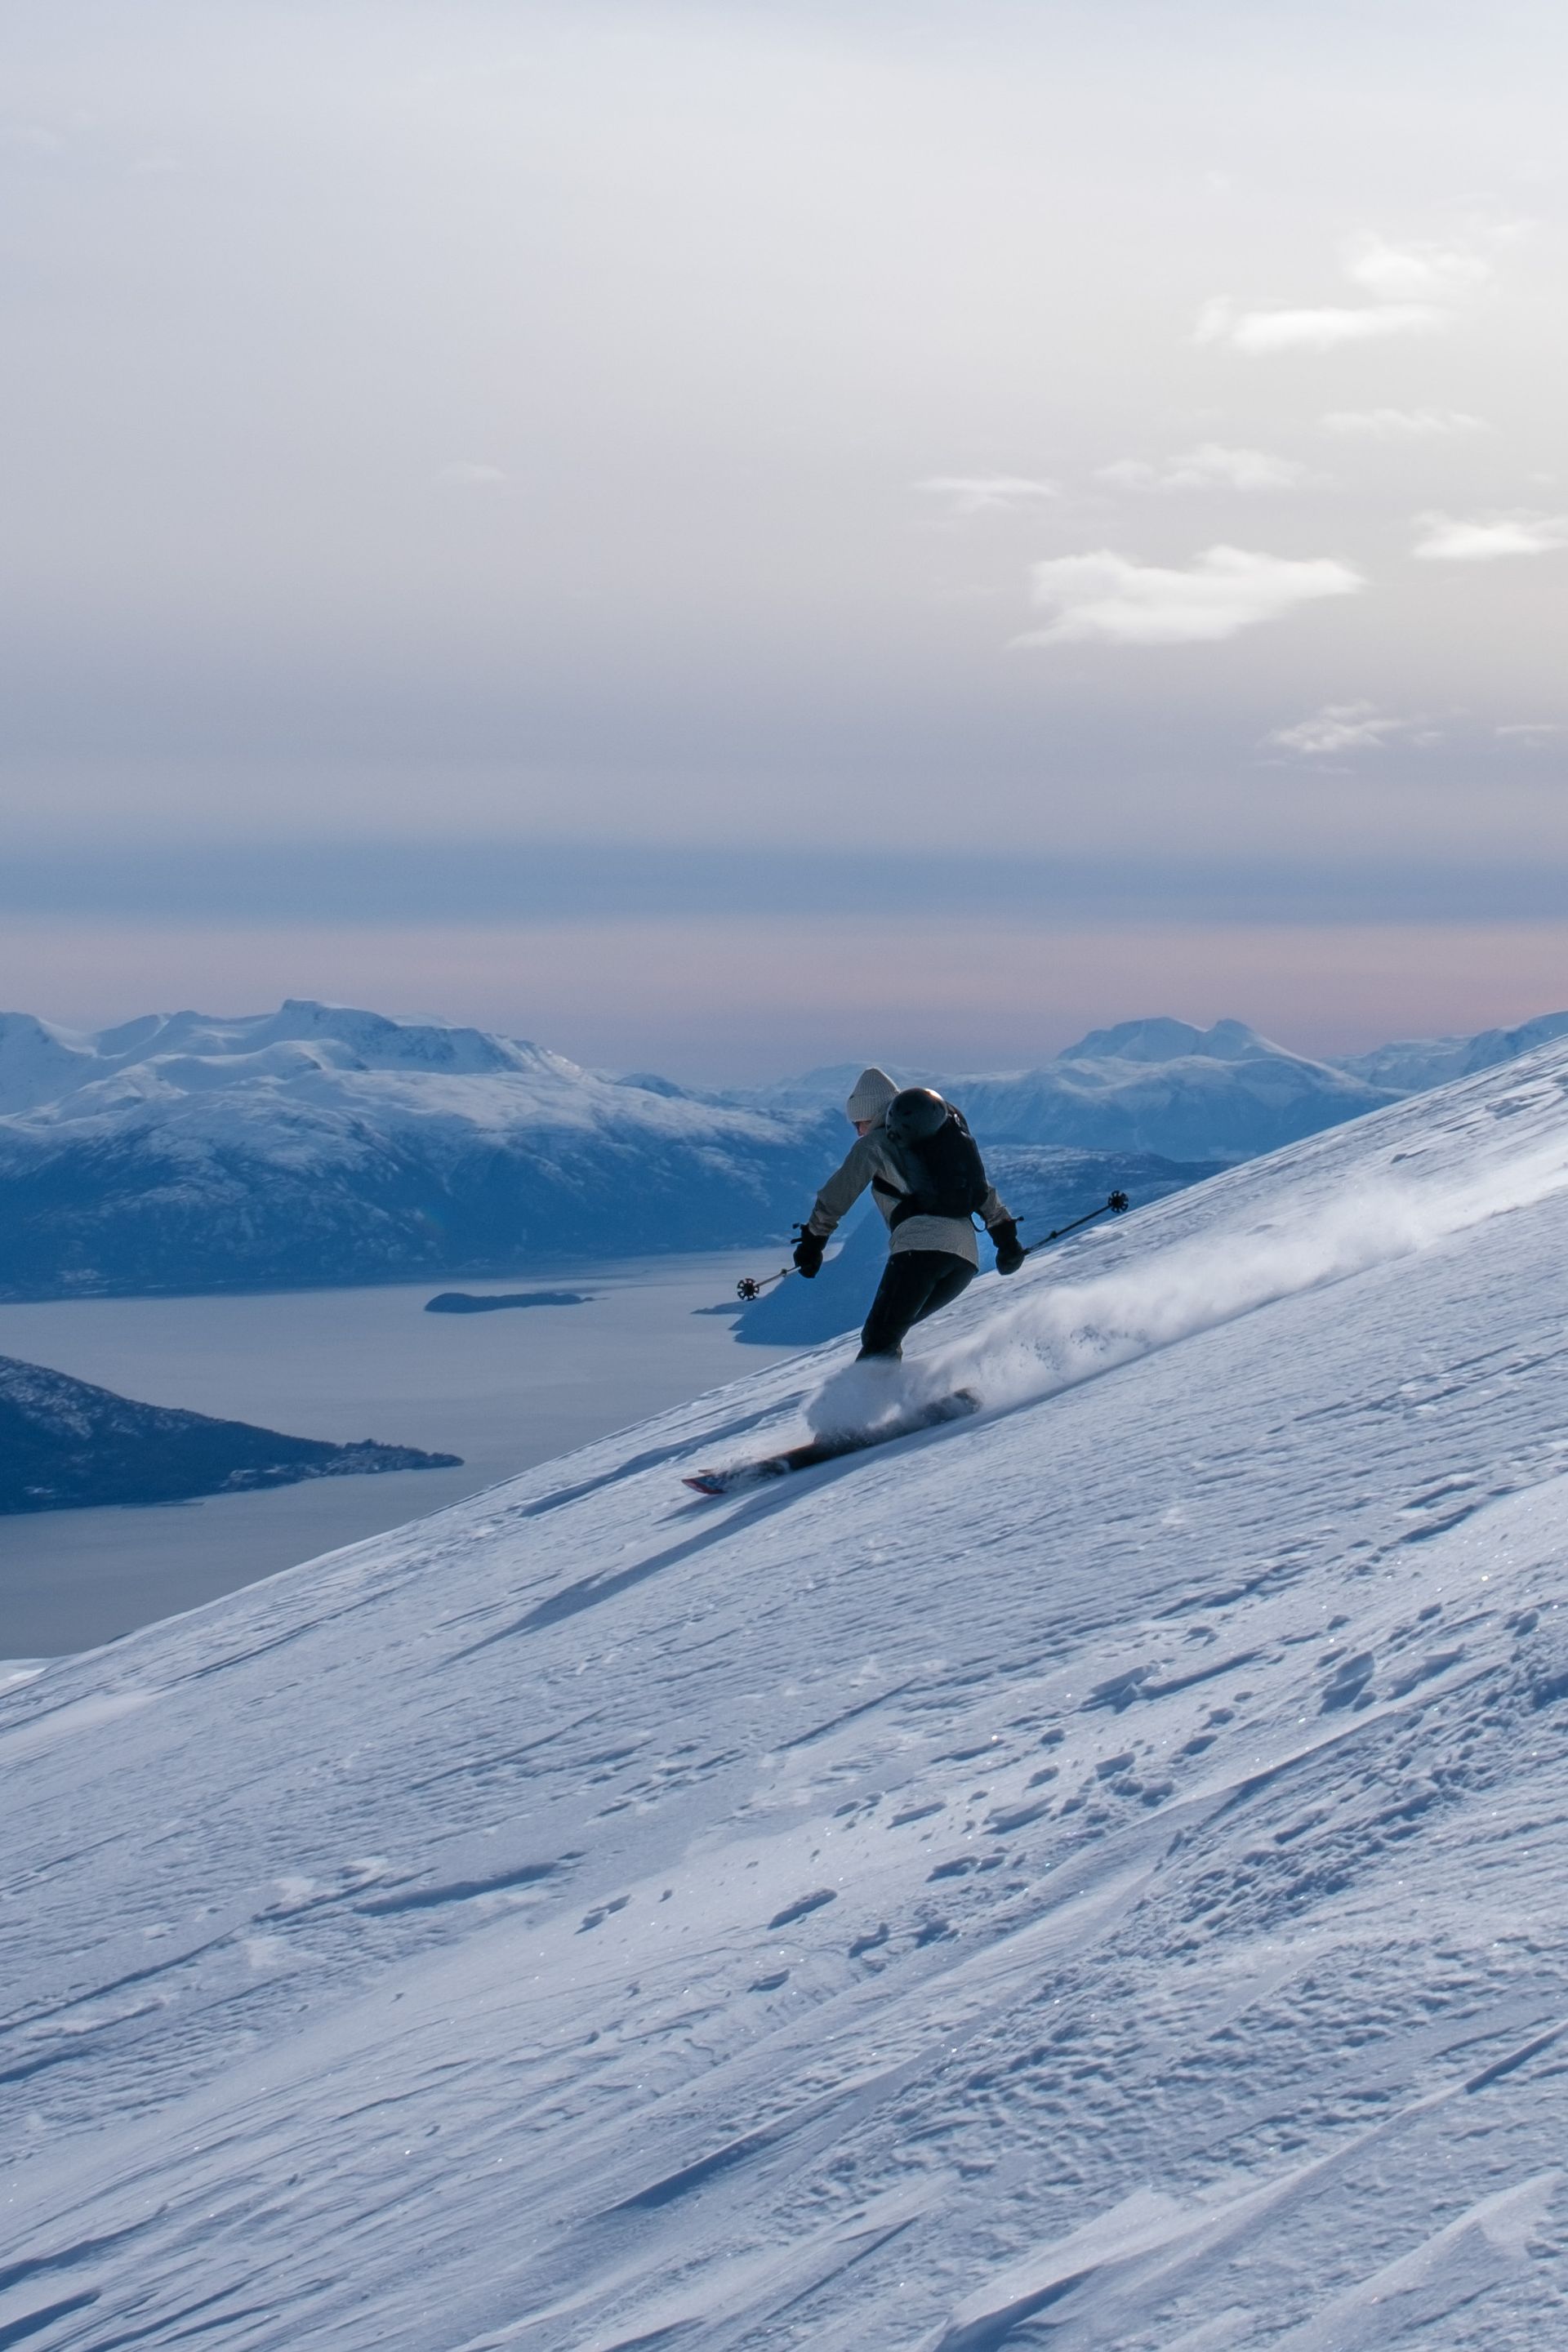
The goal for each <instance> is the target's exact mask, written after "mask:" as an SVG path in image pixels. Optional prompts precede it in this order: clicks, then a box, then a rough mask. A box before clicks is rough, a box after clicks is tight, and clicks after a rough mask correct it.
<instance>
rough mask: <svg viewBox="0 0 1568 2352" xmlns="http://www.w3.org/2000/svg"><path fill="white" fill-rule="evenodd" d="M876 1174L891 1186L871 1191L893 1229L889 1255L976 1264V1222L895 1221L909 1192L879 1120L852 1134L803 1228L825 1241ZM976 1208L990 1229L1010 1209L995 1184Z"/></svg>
mask: <svg viewBox="0 0 1568 2352" xmlns="http://www.w3.org/2000/svg"><path fill="white" fill-rule="evenodd" d="M950 1108H951V1106H950ZM874 1176H879V1177H880V1178H881V1179H882V1183H883V1184H885V1185H890V1186H891V1187H892V1191H891V1192H890V1193H889V1192H884V1191H883V1190H882V1187H881V1185H879V1187H878V1189H877V1191H876V1192H874V1193H873V1195H872V1198H873V1199H874V1200H875V1202H876V1203H877V1206H878V1208H879V1209H880V1211H881V1212H882V1222H883V1223H884V1224H885V1225H887V1226H888V1227H889V1229H890V1231H891V1233H892V1240H891V1242H890V1243H889V1253H890V1255H893V1256H894V1257H897V1256H898V1255H899V1254H900V1251H902V1250H945V1251H946V1252H947V1254H948V1255H949V1256H950V1257H961V1258H963V1261H964V1263H965V1264H966V1265H973V1266H978V1265H979V1264H980V1252H979V1251H978V1250H977V1249H976V1247H975V1245H974V1227H973V1224H972V1223H970V1221H969V1219H968V1218H967V1217H906V1218H905V1219H904V1221H903V1223H901V1224H899V1225H895V1224H894V1223H893V1212H894V1210H895V1209H896V1208H897V1207H898V1205H899V1202H898V1195H899V1193H900V1192H908V1191H909V1190H910V1180H909V1175H908V1173H907V1171H906V1170H905V1169H904V1167H903V1166H902V1164H901V1162H900V1160H899V1157H898V1155H897V1153H896V1151H895V1150H894V1148H893V1141H892V1138H891V1137H890V1136H889V1133H888V1130H887V1129H886V1127H885V1126H884V1125H883V1124H882V1122H881V1120H880V1119H879V1120H878V1122H877V1124H876V1126H875V1127H873V1128H872V1129H869V1131H868V1133H867V1134H865V1135H858V1136H857V1137H856V1139H855V1140H854V1142H853V1143H852V1144H851V1145H850V1147H849V1150H848V1151H847V1153H846V1154H845V1157H844V1160H843V1162H842V1164H841V1165H840V1166H839V1167H837V1168H836V1169H835V1170H834V1171H833V1173H832V1175H831V1176H830V1177H829V1178H828V1180H827V1181H826V1184H825V1185H824V1186H823V1188H822V1190H821V1192H819V1193H818V1194H817V1196H816V1207H815V1208H814V1209H813V1210H812V1213H811V1215H810V1216H809V1218H808V1219H807V1220H806V1231H807V1232H808V1233H813V1234H817V1235H818V1236H819V1237H820V1238H821V1239H822V1240H823V1241H826V1239H827V1236H828V1234H830V1233H832V1231H833V1229H834V1227H835V1226H836V1225H837V1223H838V1221H839V1219H840V1218H841V1217H842V1216H844V1215H845V1214H846V1213H847V1212H848V1211H849V1210H850V1209H852V1208H853V1207H854V1205H855V1203H856V1202H857V1201H858V1199H859V1198H860V1195H861V1193H862V1192H864V1191H865V1190H866V1187H867V1185H868V1184H869V1183H870V1181H871V1180H872V1178H873V1177H874ZM980 1213H981V1216H982V1217H983V1218H984V1222H985V1224H986V1227H987V1229H989V1228H990V1227H991V1226H992V1225H996V1224H1000V1223H1003V1222H1004V1221H1005V1219H1007V1218H1008V1217H1010V1215H1011V1211H1010V1210H1008V1209H1005V1208H1004V1206H1003V1205H1002V1202H1000V1201H999V1200H998V1198H997V1196H996V1187H995V1186H994V1185H993V1186H992V1187H991V1190H990V1191H989V1192H987V1193H986V1195H985V1201H984V1206H983V1207H982V1209H981V1212H980Z"/></svg>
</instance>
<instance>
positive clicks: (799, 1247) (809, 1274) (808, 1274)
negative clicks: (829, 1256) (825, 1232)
mask: <svg viewBox="0 0 1568 2352" xmlns="http://www.w3.org/2000/svg"><path fill="white" fill-rule="evenodd" d="M826 1247H827V1244H826V1242H825V1241H824V1240H823V1238H822V1235H821V1234H814V1233H813V1232H812V1230H811V1228H810V1226H809V1225H802V1227H801V1229H800V1239H799V1241H797V1242H796V1244H795V1272H796V1273H797V1274H804V1275H805V1278H806V1280H807V1282H810V1281H811V1280H812V1278H813V1276H816V1275H817V1274H820V1272H821V1271H822V1253H823V1251H824V1250H825V1249H826Z"/></svg>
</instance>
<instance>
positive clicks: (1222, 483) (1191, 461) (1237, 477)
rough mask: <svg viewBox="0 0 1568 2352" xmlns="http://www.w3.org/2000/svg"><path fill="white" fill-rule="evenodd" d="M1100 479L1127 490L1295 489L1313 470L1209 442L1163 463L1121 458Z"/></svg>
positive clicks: (1260, 452) (1264, 453)
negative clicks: (1157, 464)
mask: <svg viewBox="0 0 1568 2352" xmlns="http://www.w3.org/2000/svg"><path fill="white" fill-rule="evenodd" d="M1099 478H1100V480H1101V481H1102V482H1113V483H1114V484H1115V485H1116V487H1117V488H1118V489H1124V490H1209V489H1229V490H1293V489H1295V488H1298V487H1299V485H1300V484H1301V483H1302V482H1304V481H1306V480H1307V478H1308V473H1307V468H1306V467H1305V466H1302V465H1300V464H1298V462H1297V460H1296V459H1295V458H1294V457H1274V456H1273V455H1272V454H1271V453H1270V452H1269V451H1268V450H1267V449H1231V448H1226V446H1224V445H1223V444H1222V443H1220V442H1218V441H1204V442H1200V444H1199V445H1198V446H1197V447H1196V448H1195V449H1184V450H1183V451H1182V452H1181V453H1180V455H1179V456H1177V457H1171V458H1168V459H1167V460H1166V462H1165V463H1164V464H1163V466H1152V465H1149V464H1148V463H1147V462H1146V461H1145V460H1144V459H1143V458H1142V457H1119V458H1118V459H1117V460H1116V462H1115V464H1114V465H1110V466H1101V467H1100V470H1099Z"/></svg>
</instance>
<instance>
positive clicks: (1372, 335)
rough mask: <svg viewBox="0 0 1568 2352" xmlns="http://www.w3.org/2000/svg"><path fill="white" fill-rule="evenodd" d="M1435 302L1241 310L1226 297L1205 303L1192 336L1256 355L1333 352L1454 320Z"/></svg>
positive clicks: (1429, 331) (1432, 328)
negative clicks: (1356, 344) (1342, 347)
mask: <svg viewBox="0 0 1568 2352" xmlns="http://www.w3.org/2000/svg"><path fill="white" fill-rule="evenodd" d="M1454 318H1455V313H1454V312H1453V311H1452V310H1445V309H1443V308H1442V307H1440V306H1439V305H1438V304H1436V303H1435V302H1377V303H1359V304H1349V303H1342V304H1338V305H1335V304H1325V305H1323V306H1321V307H1320V308H1318V309H1315V310H1237V307H1236V305H1235V304H1234V303H1233V302H1228V301H1226V300H1224V299H1221V300H1219V301H1215V302H1208V303H1205V306H1204V308H1203V310H1201V311H1200V313H1199V315H1198V322H1197V326H1196V328H1195V329H1194V341H1197V342H1200V343H1228V344H1229V345H1230V346H1231V348H1232V349H1233V350H1234V351H1238V352H1248V353H1249V354H1250V355H1251V356H1253V357H1254V358H1257V357H1259V356H1263V355H1267V354H1268V353H1270V352H1331V351H1337V350H1338V349H1339V348H1340V346H1341V345H1342V344H1344V343H1366V342H1375V341H1382V340H1384V338H1386V337H1387V336H1390V335H1429V334H1433V333H1435V332H1437V331H1440V330H1441V329H1443V328H1445V327H1450V326H1452V325H1453V323H1454Z"/></svg>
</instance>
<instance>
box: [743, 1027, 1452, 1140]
mask: <svg viewBox="0 0 1568 2352" xmlns="http://www.w3.org/2000/svg"><path fill="white" fill-rule="evenodd" d="M892 1075H893V1076H896V1077H899V1078H900V1079H901V1080H902V1081H903V1083H904V1084H905V1085H932V1086H937V1087H941V1088H942V1091H943V1092H944V1093H945V1094H947V1095H949V1096H950V1097H952V1098H953V1099H954V1100H956V1101H957V1102H959V1103H961V1104H962V1106H963V1110H964V1112H965V1114H966V1116H967V1118H968V1119H969V1122H970V1124H971V1126H972V1127H973V1129H974V1131H975V1133H976V1134H977V1135H980V1136H983V1137H984V1139H985V1142H986V1145H987V1147H988V1148H989V1146H990V1145H991V1144H993V1143H1050V1144H1063V1145H1072V1146H1075V1147H1076V1148H1078V1149H1079V1150H1090V1151H1106V1150H1123V1151H1152V1152H1158V1153H1160V1154H1162V1155H1163V1157H1164V1158H1166V1159H1168V1160H1249V1159H1252V1158H1253V1157H1255V1156H1256V1155H1257V1154H1258V1152H1262V1151H1273V1150H1278V1148H1279V1145H1280V1144H1282V1143H1294V1142H1295V1141H1297V1140H1298V1139H1299V1138H1300V1137H1301V1136H1304V1135H1315V1134H1317V1133H1318V1132H1319V1131H1320V1130H1321V1129H1323V1128H1325V1127H1333V1126H1337V1125H1338V1124H1339V1122H1340V1121H1341V1120H1342V1119H1347V1118H1359V1117H1360V1116H1361V1114H1362V1113H1363V1111H1369V1110H1377V1109H1380V1108H1382V1106H1383V1105H1384V1104H1385V1103H1390V1102H1394V1101H1397V1100H1398V1099H1399V1097H1401V1096H1402V1095H1404V1094H1406V1093H1409V1092H1411V1091H1413V1088H1412V1087H1406V1086H1404V1085H1403V1084H1400V1083H1398V1082H1396V1081H1392V1080H1391V1081H1389V1082H1386V1083H1385V1082H1382V1081H1373V1080H1371V1079H1369V1078H1367V1077H1364V1076H1361V1075H1360V1074H1359V1073H1357V1072H1355V1071H1352V1070H1347V1069H1342V1068H1339V1067H1336V1066H1334V1065H1333V1064H1331V1063H1329V1062H1314V1061H1310V1060H1309V1059H1308V1058H1307V1057H1306V1056H1305V1055H1301V1054H1292V1053H1289V1052H1288V1051H1287V1050H1286V1048H1285V1047H1284V1046H1283V1045H1273V1044H1271V1043H1270V1041H1269V1040H1268V1038H1267V1037H1260V1036H1259V1035H1258V1032H1257V1031H1256V1030H1255V1029H1249V1028H1247V1025H1246V1024H1245V1023H1243V1022H1240V1021H1217V1022H1215V1025H1214V1026H1213V1028H1212V1029H1194V1027H1193V1026H1192V1025H1191V1024H1190V1023H1188V1022H1185V1021H1166V1020H1148V1021H1124V1022H1122V1023H1121V1024H1120V1026H1118V1027H1116V1028H1114V1029H1096V1030H1092V1031H1091V1032H1090V1034H1089V1035H1088V1036H1087V1037H1084V1038H1081V1039H1080V1040H1079V1043H1078V1044H1077V1045H1069V1046H1068V1047H1067V1049H1066V1050H1065V1051H1064V1052H1062V1053H1060V1054H1058V1055H1056V1056H1055V1057H1054V1059H1052V1060H1051V1061H1048V1062H1044V1063H1042V1064H1040V1066H1038V1067H1037V1068H1036V1069H1032V1070H1011V1071H1002V1072H978V1073H971V1074H969V1075H966V1076H964V1075H960V1076H954V1075H952V1073H947V1074H943V1073H942V1072H938V1071H930V1070H918V1071H917V1070H906V1069H903V1068H900V1069H898V1070H896V1071H894V1072H893V1074H892ZM1450 1075H1453V1074H1450ZM854 1076H855V1073H854V1072H853V1071H848V1072H846V1071H845V1070H843V1069H840V1068H837V1067H832V1068H826V1069H822V1070H814V1071H811V1072H810V1073H808V1075H807V1076H805V1077H804V1078H798V1079H795V1080H793V1081H792V1082H791V1083H790V1084H789V1085H787V1086H785V1087H778V1088H773V1089H769V1090H768V1091H767V1092H766V1093H764V1094H763V1095H761V1096H759V1097H757V1099H758V1100H759V1101H761V1102H765V1103H768V1104H769V1105H772V1106H774V1107H777V1108H805V1107H806V1106H808V1105H813V1104H826V1103H828V1102H842V1100H843V1098H844V1096H845V1094H846V1093H847V1086H848V1083H850V1082H852V1081H853V1078H854Z"/></svg>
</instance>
